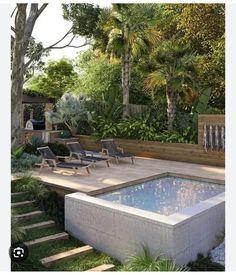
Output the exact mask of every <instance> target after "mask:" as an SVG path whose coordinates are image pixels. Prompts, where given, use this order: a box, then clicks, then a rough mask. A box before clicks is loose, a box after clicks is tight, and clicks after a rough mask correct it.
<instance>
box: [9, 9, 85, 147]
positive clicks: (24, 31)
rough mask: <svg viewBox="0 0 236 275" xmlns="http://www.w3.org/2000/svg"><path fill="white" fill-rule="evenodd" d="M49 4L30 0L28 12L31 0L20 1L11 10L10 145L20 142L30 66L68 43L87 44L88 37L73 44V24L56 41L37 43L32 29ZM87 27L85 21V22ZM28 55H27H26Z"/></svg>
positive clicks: (68, 45)
mask: <svg viewBox="0 0 236 275" xmlns="http://www.w3.org/2000/svg"><path fill="white" fill-rule="evenodd" d="M47 5H48V4H43V5H41V6H40V7H39V4H30V5H29V12H28V13H27V7H28V4H17V5H16V8H15V9H14V11H13V12H12V15H11V17H13V16H14V19H15V20H13V22H14V23H15V24H14V26H11V30H12V32H13V34H12V35H11V46H12V59H11V62H12V66H11V67H12V73H11V118H12V119H11V146H12V148H15V147H17V146H18V145H19V143H20V136H19V129H20V116H19V113H20V108H21V104H20V103H21V102H22V95H23V85H24V80H25V76H26V77H27V75H28V74H29V68H30V67H31V69H32V66H33V64H34V63H35V62H38V61H39V60H40V57H41V56H42V55H43V54H45V53H47V52H48V50H51V49H63V48H65V47H75V48H80V47H84V46H85V45H87V44H88V43H89V42H88V41H87V39H86V40H85V42H84V43H83V44H82V45H78V46H76V45H72V42H73V40H74V38H75V37H76V35H75V34H73V29H72V28H70V29H69V30H68V31H67V32H66V34H65V35H64V36H63V37H62V38H61V39H59V40H58V41H57V42H55V43H53V44H52V45H50V46H47V47H42V44H35V43H34V42H33V38H32V33H33V29H34V26H35V23H36V21H37V19H38V17H39V16H40V15H41V14H42V12H43V11H44V10H45V8H46V7H47ZM84 28H86V25H85V26H84ZM71 34H73V35H72V38H71V39H70V41H69V43H67V44H65V45H62V46H59V45H58V44H59V43H60V42H62V41H63V40H64V39H65V38H66V37H68V36H69V35H71ZM26 57H27V58H28V59H26Z"/></svg>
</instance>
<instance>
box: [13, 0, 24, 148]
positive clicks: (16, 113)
mask: <svg viewBox="0 0 236 275" xmlns="http://www.w3.org/2000/svg"><path fill="white" fill-rule="evenodd" d="M26 7H27V4H18V11H17V15H16V19H15V41H14V45H13V57H12V74H11V147H12V148H15V147H17V146H18V145H19V144H20V133H19V131H18V130H19V129H20V113H21V104H22V93H23V92H22V90H23V83H24V50H23V46H24V30H25V23H26Z"/></svg>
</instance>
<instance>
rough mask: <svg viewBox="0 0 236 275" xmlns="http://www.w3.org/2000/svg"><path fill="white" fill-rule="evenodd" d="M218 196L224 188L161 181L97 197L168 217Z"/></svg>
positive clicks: (179, 180)
mask: <svg viewBox="0 0 236 275" xmlns="http://www.w3.org/2000/svg"><path fill="white" fill-rule="evenodd" d="M222 192H224V186H222V185H219V184H212V183H206V182H201V181H195V180H190V179H183V178H177V177H163V178H160V179H156V180H151V181H147V182H144V183H142V184H137V185H133V186H129V187H125V188H121V189H118V190H115V191H112V192H109V193H105V194H101V195H98V196H97V197H99V198H101V199H104V200H108V201H112V202H115V203H119V204H124V205H128V206H131V207H135V208H140V209H144V210H148V211H151V212H155V213H159V214H163V215H166V216H168V215H170V214H173V213H175V212H178V211H180V210H181V209H183V208H186V207H189V206H193V205H195V204H197V203H199V202H201V201H204V200H206V199H209V198H211V197H213V196H216V195H217V194H220V193H222Z"/></svg>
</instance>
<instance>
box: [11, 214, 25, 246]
mask: <svg viewBox="0 0 236 275" xmlns="http://www.w3.org/2000/svg"><path fill="white" fill-rule="evenodd" d="M25 235H26V232H25V230H24V229H22V228H21V227H20V225H19V220H18V219H17V217H16V215H15V213H14V211H13V210H12V212H11V243H12V244H13V243H17V242H22V241H23V239H24V236H25Z"/></svg>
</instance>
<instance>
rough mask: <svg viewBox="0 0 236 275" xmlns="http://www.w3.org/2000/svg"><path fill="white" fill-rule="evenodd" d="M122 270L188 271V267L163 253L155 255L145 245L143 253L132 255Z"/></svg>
mask: <svg viewBox="0 0 236 275" xmlns="http://www.w3.org/2000/svg"><path fill="white" fill-rule="evenodd" d="M122 271H188V268H187V267H185V266H179V265H177V264H176V263H175V262H174V261H173V260H171V259H168V258H166V257H164V256H161V255H158V256H156V257H154V256H152V255H151V253H150V251H149V249H147V248H145V247H143V252H142V254H140V255H133V256H130V260H129V262H128V264H126V265H125V266H124V268H123V270H122Z"/></svg>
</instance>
